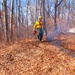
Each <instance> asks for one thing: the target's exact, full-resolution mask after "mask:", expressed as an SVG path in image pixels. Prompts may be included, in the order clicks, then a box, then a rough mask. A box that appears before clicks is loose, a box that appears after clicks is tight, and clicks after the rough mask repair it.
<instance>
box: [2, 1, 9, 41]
mask: <svg viewBox="0 0 75 75" xmlns="http://www.w3.org/2000/svg"><path fill="white" fill-rule="evenodd" d="M3 8H4V30H5V38H6V41H7V42H9V36H8V34H9V31H8V20H7V19H8V15H7V0H3Z"/></svg>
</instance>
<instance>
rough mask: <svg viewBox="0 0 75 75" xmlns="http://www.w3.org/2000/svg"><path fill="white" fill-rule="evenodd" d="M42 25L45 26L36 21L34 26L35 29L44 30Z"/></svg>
mask: <svg viewBox="0 0 75 75" xmlns="http://www.w3.org/2000/svg"><path fill="white" fill-rule="evenodd" d="M42 25H43V22H39V21H36V22H35V24H34V29H36V28H42Z"/></svg>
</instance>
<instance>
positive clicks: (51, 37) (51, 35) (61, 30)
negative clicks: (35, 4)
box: [47, 23, 71, 41]
mask: <svg viewBox="0 0 75 75" xmlns="http://www.w3.org/2000/svg"><path fill="white" fill-rule="evenodd" d="M70 28H71V25H67V24H65V23H61V24H60V25H58V28H57V30H51V31H49V32H48V34H47V40H48V41H54V40H56V37H57V36H58V35H60V34H64V33H67V31H68V30H69V29H70Z"/></svg>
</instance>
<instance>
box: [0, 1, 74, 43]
mask: <svg viewBox="0 0 75 75" xmlns="http://www.w3.org/2000/svg"><path fill="white" fill-rule="evenodd" d="M39 15H42V16H43V21H44V24H45V25H46V29H47V32H49V31H50V30H52V29H53V30H58V29H60V30H61V32H63V30H64V31H66V28H67V29H68V28H70V27H73V26H74V25H75V0H0V42H2V41H7V42H12V41H15V40H20V39H24V38H32V37H33V34H32V33H33V25H34V23H35V21H36V20H37V18H38V16H39Z"/></svg>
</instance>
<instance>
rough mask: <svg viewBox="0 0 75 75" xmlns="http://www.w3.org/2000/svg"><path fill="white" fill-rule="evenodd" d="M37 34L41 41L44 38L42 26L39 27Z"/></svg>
mask: <svg viewBox="0 0 75 75" xmlns="http://www.w3.org/2000/svg"><path fill="white" fill-rule="evenodd" d="M37 36H38V39H39V40H40V41H41V40H42V38H43V30H42V28H37Z"/></svg>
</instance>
